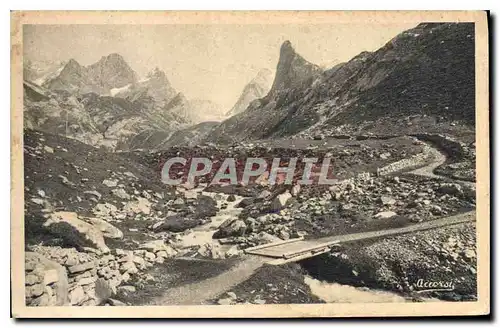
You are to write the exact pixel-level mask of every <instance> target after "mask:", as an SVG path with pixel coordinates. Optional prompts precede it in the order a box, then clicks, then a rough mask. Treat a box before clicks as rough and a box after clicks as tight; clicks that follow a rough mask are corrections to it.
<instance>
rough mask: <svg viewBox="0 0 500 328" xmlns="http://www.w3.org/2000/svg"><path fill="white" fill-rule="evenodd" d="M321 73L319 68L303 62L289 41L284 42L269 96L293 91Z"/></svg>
mask: <svg viewBox="0 0 500 328" xmlns="http://www.w3.org/2000/svg"><path fill="white" fill-rule="evenodd" d="M321 72H322V70H321V68H320V67H319V66H317V65H314V64H312V63H310V62H308V61H307V60H305V59H304V58H303V57H302V56H301V55H299V54H298V53H297V52H296V51H295V49H294V48H293V46H292V43H291V42H290V41H288V40H287V41H285V42H283V44H282V45H281V47H280V56H279V60H278V65H277V67H276V76H275V79H274V83H273V86H272V87H271V91H270V93H269V94H270V95H273V94H275V93H277V92H279V91H281V90H286V89H293V88H296V87H298V86H300V85H302V84H303V82H305V81H310V82H312V78H314V77H316V76H318V75H319V74H320V73H321Z"/></svg>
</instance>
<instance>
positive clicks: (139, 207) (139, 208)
mask: <svg viewBox="0 0 500 328" xmlns="http://www.w3.org/2000/svg"><path fill="white" fill-rule="evenodd" d="M123 210H124V211H125V212H127V213H128V214H129V215H134V214H145V215H149V214H150V213H151V202H150V201H149V200H147V199H146V198H142V197H138V198H137V200H135V201H131V202H128V203H127V204H126V205H125V207H124V208H123Z"/></svg>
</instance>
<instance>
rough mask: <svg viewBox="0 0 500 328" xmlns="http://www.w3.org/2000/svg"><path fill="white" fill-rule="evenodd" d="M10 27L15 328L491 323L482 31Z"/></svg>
mask: <svg viewBox="0 0 500 328" xmlns="http://www.w3.org/2000/svg"><path fill="white" fill-rule="evenodd" d="M11 22H12V29H11V33H12V44H11V54H12V67H11V72H12V80H11V81H12V108H11V111H12V123H11V124H12V212H11V213H12V217H11V221H12V232H11V233H12V259H13V260H12V263H11V266H12V315H13V316H14V317H18V318H42V317H48V318H54V317H55V318H65V317H71V318H77V317H97V318H120V317H139V318H234V317H236V318H266V317H282V318H289V317H390V316H450V315H484V314H488V313H489V311H490V290H489V288H490V277H489V272H490V263H489V258H490V256H489V255H490V250H489V235H490V233H489V228H490V227H489V222H490V203H489V129H488V126H489V125H488V124H489V121H488V120H489V119H488V116H489V102H488V101H489V94H488V85H489V82H488V20H487V13H486V12H481V11H454V12H451V11H450V12H432V11H422V12H419V11H413V12H402V11H393V12H383V11H381V12H375V11H366V12H340V11H339V12H335V11H325V12H322V11H315V12H291V11H290V12H286V11H284V12H278V11H277V12H265V11H263V12H245V11H240V12H230V11H219V12H217V11H213V12H210V11H207V12H202V11H200V12H195V11H188V12H171V11H151V12H140V11H137V12H114V11H109V12H91V11H89V12H70V11H60V12H57V11H54V12H50V11H46V12H36V11H33V12H30V11H26V12H13V13H12V14H11Z"/></svg>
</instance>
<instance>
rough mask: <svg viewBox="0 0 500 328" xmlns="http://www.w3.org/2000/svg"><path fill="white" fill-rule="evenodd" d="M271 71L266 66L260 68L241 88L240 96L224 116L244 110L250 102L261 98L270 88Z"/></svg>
mask: <svg viewBox="0 0 500 328" xmlns="http://www.w3.org/2000/svg"><path fill="white" fill-rule="evenodd" d="M272 81H273V72H271V70H269V69H267V68H263V69H261V70H260V71H259V72H258V73H257V75H256V76H255V77H254V78H253V79H252V80H251V81H250V82H249V83H248V84H247V85H246V86H245V87H244V88H243V91H242V92H241V94H240V97H239V98H238V100H237V101H236V103H235V104H234V105H233V107H232V108H231V110H229V111H228V112H227V113H226V116H233V115H236V114H239V113H241V112H243V111H245V110H246V109H247V108H248V106H249V105H250V103H251V102H252V101H254V100H256V99H260V98H263V97H264V96H265V95H266V94H267V93H268V92H269V89H270V88H271V84H272Z"/></svg>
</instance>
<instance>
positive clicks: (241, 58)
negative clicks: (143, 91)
mask: <svg viewBox="0 0 500 328" xmlns="http://www.w3.org/2000/svg"><path fill="white" fill-rule="evenodd" d="M414 26H415V24H414V23H409V24H402V23H394V24H369V23H368V24H367V23H364V24H352V23H349V24H318V25H314V24H307V25H305V24H287V25H278V24H276V25H274V24H272V25H249V24H247V25H215V24H212V25H193V24H191V25H24V29H23V41H24V42H23V44H24V56H25V57H26V58H27V59H30V60H32V61H35V62H36V61H55V62H57V61H66V60H69V59H71V58H73V59H75V60H76V61H78V62H79V63H80V64H81V65H90V64H92V63H94V62H96V61H98V60H99V59H100V58H101V57H102V56H106V55H108V54H110V53H119V54H120V55H122V56H123V57H124V59H125V60H126V61H127V63H128V64H129V65H130V66H131V67H132V68H133V69H134V70H135V71H136V72H137V73H138V75H139V77H143V76H145V75H146V74H147V72H149V71H150V70H152V69H153V68H155V67H158V68H160V69H162V70H163V71H165V73H166V74H167V77H168V79H169V80H170V83H171V84H172V86H173V87H174V88H175V89H176V90H177V91H178V92H183V93H184V94H185V96H186V97H187V98H189V99H207V100H211V101H214V102H216V103H218V104H220V105H221V106H224V107H226V108H227V109H228V110H229V109H231V107H232V106H233V104H234V103H235V102H236V100H237V99H238V97H239V95H240V93H241V91H242V90H243V88H244V86H245V85H246V84H247V83H248V82H249V81H250V80H251V79H252V78H253V77H254V76H255V75H257V73H258V71H259V70H261V69H263V68H267V69H270V70H272V71H275V69H276V65H277V63H278V59H279V48H280V46H281V44H282V43H283V42H284V41H286V40H289V41H291V43H292V46H293V47H294V48H295V50H296V52H297V53H299V54H300V55H302V56H303V57H304V58H305V59H306V60H308V61H310V62H312V63H314V64H317V65H320V66H324V67H332V66H334V65H335V64H338V63H341V62H345V61H348V60H349V59H351V58H352V57H354V56H356V55H357V54H359V53H360V52H362V51H374V50H377V49H378V48H380V47H381V46H383V45H384V44H385V43H386V42H387V41H389V40H390V39H392V38H393V37H394V36H396V35H397V34H398V33H400V32H402V31H404V30H407V29H409V28H412V27H414Z"/></svg>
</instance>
